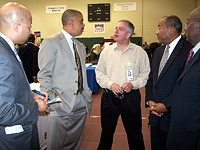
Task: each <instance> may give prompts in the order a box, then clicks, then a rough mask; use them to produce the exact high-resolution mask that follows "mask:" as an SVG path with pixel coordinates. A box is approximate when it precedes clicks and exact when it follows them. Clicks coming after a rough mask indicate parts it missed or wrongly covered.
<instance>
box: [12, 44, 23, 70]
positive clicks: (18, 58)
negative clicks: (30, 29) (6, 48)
mask: <svg viewBox="0 0 200 150" xmlns="http://www.w3.org/2000/svg"><path fill="white" fill-rule="evenodd" d="M14 54H15V56H16V58H17V60H18V61H19V63H20V66H21V67H22V68H23V65H22V61H21V59H20V57H19V55H18V54H17V49H16V48H14Z"/></svg>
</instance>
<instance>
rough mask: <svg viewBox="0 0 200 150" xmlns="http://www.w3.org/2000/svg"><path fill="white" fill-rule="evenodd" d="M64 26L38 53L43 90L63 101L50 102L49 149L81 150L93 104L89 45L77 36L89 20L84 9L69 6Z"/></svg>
mask: <svg viewBox="0 0 200 150" xmlns="http://www.w3.org/2000/svg"><path fill="white" fill-rule="evenodd" d="M62 24H63V29H62V31H61V32H60V33H58V34H56V35H54V36H51V37H48V38H45V39H44V41H43V42H42V44H41V50H40V51H39V56H38V61H39V62H38V65H39V68H40V71H39V73H38V79H39V82H40V85H41V86H40V87H41V89H42V90H44V91H46V92H47V93H48V94H49V96H50V97H51V98H52V99H53V98H57V97H58V98H60V99H61V100H62V102H61V103H54V104H52V105H50V107H51V109H52V110H53V111H51V112H50V114H49V115H48V130H47V131H48V132H47V149H48V150H79V147H80V144H81V139H82V135H83V130H84V125H85V120H86V116H87V114H90V112H91V107H92V99H91V94H92V92H91V91H90V89H89V88H88V84H87V77H86V67H85V58H86V52H85V47H84V46H83V44H81V43H80V42H79V41H77V40H76V39H75V38H74V37H75V36H79V35H81V34H82V32H83V30H84V26H85V24H84V23H83V15H82V14H81V12H79V11H77V10H73V9H68V10H66V11H65V12H64V13H63V15H62Z"/></svg>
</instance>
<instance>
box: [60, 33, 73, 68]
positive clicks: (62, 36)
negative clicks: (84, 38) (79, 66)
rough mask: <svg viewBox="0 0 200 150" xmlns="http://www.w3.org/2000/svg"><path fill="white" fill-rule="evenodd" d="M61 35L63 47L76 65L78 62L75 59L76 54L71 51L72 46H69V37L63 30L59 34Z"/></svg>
mask: <svg viewBox="0 0 200 150" xmlns="http://www.w3.org/2000/svg"><path fill="white" fill-rule="evenodd" d="M59 37H60V40H61V44H62V47H63V49H64V50H65V51H66V52H67V54H68V56H69V58H70V60H71V62H72V63H73V65H74V66H75V67H76V62H75V59H74V55H73V54H72V51H71V48H70V46H69V43H68V41H67V39H66V38H65V36H64V34H63V33H62V32H61V33H60V34H59Z"/></svg>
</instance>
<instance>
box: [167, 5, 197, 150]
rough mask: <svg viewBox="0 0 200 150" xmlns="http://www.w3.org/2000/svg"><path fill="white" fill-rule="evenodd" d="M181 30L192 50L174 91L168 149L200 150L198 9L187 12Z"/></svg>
mask: <svg viewBox="0 0 200 150" xmlns="http://www.w3.org/2000/svg"><path fill="white" fill-rule="evenodd" d="M185 31H186V35H187V40H188V41H189V42H190V43H191V44H192V45H193V46H195V47H194V48H193V56H192V58H190V60H189V59H188V60H189V62H188V64H186V67H185V69H184V71H183V72H182V74H181V75H180V77H179V78H178V80H177V82H176V86H175V88H174V93H173V104H172V112H171V124H170V130H169V135H168V144H167V148H168V150H200V7H198V8H196V9H195V10H193V11H192V12H191V13H190V15H189V18H188V22H187V23H186V27H185ZM191 52H192V51H191ZM188 58H189V57H188Z"/></svg>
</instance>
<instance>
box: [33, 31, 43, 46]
mask: <svg viewBox="0 0 200 150" xmlns="http://www.w3.org/2000/svg"><path fill="white" fill-rule="evenodd" d="M34 36H35V42H34V44H35V45H36V46H40V44H41V33H40V31H38V32H34Z"/></svg>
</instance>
